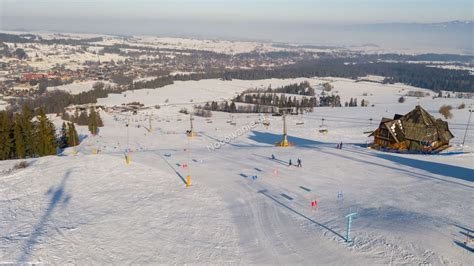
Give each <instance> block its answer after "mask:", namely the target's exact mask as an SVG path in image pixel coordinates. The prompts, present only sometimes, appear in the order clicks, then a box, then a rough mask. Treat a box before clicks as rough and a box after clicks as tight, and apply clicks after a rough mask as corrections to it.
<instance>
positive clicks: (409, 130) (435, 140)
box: [369, 105, 454, 153]
mask: <svg viewBox="0 0 474 266" xmlns="http://www.w3.org/2000/svg"><path fill="white" fill-rule="evenodd" d="M370 136H373V137H374V143H373V145H372V148H375V149H382V150H392V151H407V152H421V153H437V152H440V151H442V150H444V149H446V148H448V147H450V146H449V141H450V140H451V139H452V138H454V135H453V134H452V133H451V131H449V128H448V123H447V122H446V121H443V120H441V119H435V118H434V117H433V116H432V115H430V114H429V113H428V112H427V111H426V110H425V109H423V108H422V107H421V106H419V105H418V106H416V107H415V109H413V110H412V111H410V112H409V113H407V114H406V115H399V114H396V115H395V116H394V118H393V119H389V118H382V121H381V122H380V125H379V127H378V128H377V129H376V130H375V131H373V132H372V133H371V134H370V135H369V137H370Z"/></svg>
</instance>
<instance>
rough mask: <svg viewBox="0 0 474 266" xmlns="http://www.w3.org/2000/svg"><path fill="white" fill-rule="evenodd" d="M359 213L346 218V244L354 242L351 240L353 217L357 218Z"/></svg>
mask: <svg viewBox="0 0 474 266" xmlns="http://www.w3.org/2000/svg"><path fill="white" fill-rule="evenodd" d="M356 214H357V213H355V212H353V213H349V214H348V215H346V218H347V230H346V242H352V239H351V236H350V234H351V223H352V217H353V216H355V215H356Z"/></svg>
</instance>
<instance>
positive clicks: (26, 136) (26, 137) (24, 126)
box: [19, 105, 36, 157]
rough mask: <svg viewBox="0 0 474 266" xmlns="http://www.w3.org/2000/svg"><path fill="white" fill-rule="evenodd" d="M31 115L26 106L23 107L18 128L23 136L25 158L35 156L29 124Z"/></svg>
mask: <svg viewBox="0 0 474 266" xmlns="http://www.w3.org/2000/svg"><path fill="white" fill-rule="evenodd" d="M32 118H33V113H32V112H31V110H30V108H28V107H27V106H26V105H24V106H23V108H22V111H21V117H20V121H19V124H20V127H21V132H22V134H23V143H24V146H25V157H34V156H35V155H36V150H35V142H34V132H33V123H32V122H31V120H32Z"/></svg>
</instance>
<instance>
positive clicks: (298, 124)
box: [296, 114, 304, 126]
mask: <svg viewBox="0 0 474 266" xmlns="http://www.w3.org/2000/svg"><path fill="white" fill-rule="evenodd" d="M296 125H297V126H301V125H304V118H303V114H301V119H300V120H298V121H296Z"/></svg>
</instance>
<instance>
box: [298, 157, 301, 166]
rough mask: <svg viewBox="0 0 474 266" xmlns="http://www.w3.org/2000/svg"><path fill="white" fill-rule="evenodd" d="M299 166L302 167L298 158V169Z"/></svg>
mask: <svg viewBox="0 0 474 266" xmlns="http://www.w3.org/2000/svg"><path fill="white" fill-rule="evenodd" d="M301 166H302V165H301V159H300V158H298V167H301Z"/></svg>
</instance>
